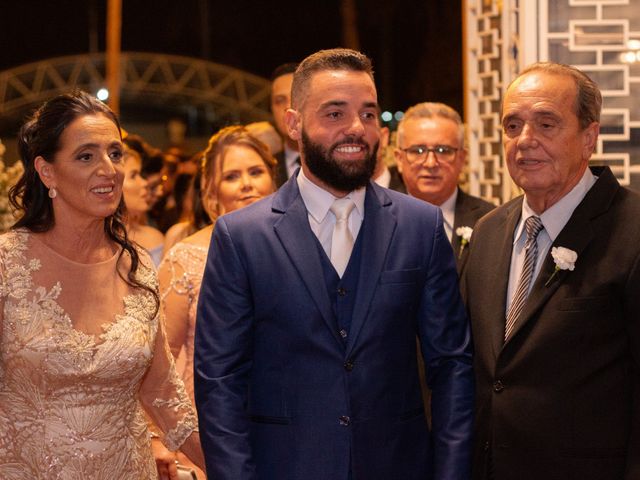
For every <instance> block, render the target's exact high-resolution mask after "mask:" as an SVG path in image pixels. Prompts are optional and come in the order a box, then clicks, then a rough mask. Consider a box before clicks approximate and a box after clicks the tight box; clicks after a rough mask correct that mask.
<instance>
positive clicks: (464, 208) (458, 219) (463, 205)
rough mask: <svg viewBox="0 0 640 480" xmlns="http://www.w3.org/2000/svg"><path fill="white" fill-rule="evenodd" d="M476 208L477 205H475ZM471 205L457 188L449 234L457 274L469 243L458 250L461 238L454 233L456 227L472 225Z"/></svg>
mask: <svg viewBox="0 0 640 480" xmlns="http://www.w3.org/2000/svg"><path fill="white" fill-rule="evenodd" d="M475 208H477V207H475ZM475 208H474V207H473V206H470V205H469V202H467V194H466V193H464V192H463V191H462V190H460V189H458V197H457V198H456V205H455V209H454V213H453V232H452V234H451V246H452V247H453V253H454V255H455V257H456V267H457V270H458V275H460V273H461V272H462V268H463V267H464V264H465V263H466V261H467V255H469V245H465V247H464V249H463V250H462V252H461V251H460V245H461V240H462V239H461V238H460V236H459V235H457V234H456V230H457V229H458V227H464V226H467V227H472V226H473V224H474V223H475V220H474V218H473V216H472V215H471V212H472V211H473V210H475Z"/></svg>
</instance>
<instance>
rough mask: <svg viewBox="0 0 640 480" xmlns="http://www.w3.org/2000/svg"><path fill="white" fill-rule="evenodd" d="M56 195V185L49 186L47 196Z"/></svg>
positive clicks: (52, 196) (53, 196) (54, 196)
mask: <svg viewBox="0 0 640 480" xmlns="http://www.w3.org/2000/svg"><path fill="white" fill-rule="evenodd" d="M57 196H58V192H56V187H49V198H56V197H57Z"/></svg>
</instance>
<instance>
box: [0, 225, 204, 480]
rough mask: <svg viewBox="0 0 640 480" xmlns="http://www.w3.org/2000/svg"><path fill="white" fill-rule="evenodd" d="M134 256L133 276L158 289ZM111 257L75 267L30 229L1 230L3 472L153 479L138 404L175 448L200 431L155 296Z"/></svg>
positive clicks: (15, 478) (12, 476)
mask: <svg viewBox="0 0 640 480" xmlns="http://www.w3.org/2000/svg"><path fill="white" fill-rule="evenodd" d="M38 255H39V258H38ZM30 256H31V257H30ZM141 260H142V261H141V263H140V268H139V269H138V273H137V275H138V279H139V280H140V281H142V282H143V283H144V284H145V285H149V286H151V287H152V288H154V289H156V290H157V279H156V277H155V272H154V270H153V268H152V267H151V266H150V265H151V263H150V260H149V259H148V257H142V255H141ZM117 262H118V258H117V255H116V256H114V258H113V259H112V260H110V261H108V262H104V263H102V264H96V265H95V266H94V265H79V264H73V262H71V261H65V260H63V259H62V258H61V257H60V258H55V255H49V252H47V251H46V248H45V247H44V246H43V245H42V244H39V241H36V239H35V238H34V235H32V234H30V233H28V232H26V231H23V230H18V231H14V232H10V233H8V234H5V235H2V236H0V304H1V307H2V310H1V312H2V316H0V478H2V479H7V480H22V479H25V480H26V479H61V480H62V479H65V480H66V479H69V480H71V479H92V480H116V479H156V478H157V470H156V465H155V461H154V459H153V457H152V455H151V450H150V442H149V435H148V431H147V423H146V419H145V415H144V413H143V410H142V406H144V407H145V409H146V410H147V412H148V413H149V415H150V416H151V417H152V418H153V420H154V421H155V423H156V424H157V425H158V426H159V427H160V428H161V429H162V430H163V431H164V432H165V438H164V441H165V444H166V445H167V446H168V447H169V448H170V449H173V450H175V449H177V448H178V447H179V446H180V445H181V444H182V443H183V442H184V440H185V439H186V438H187V437H188V436H189V435H190V433H191V432H192V431H193V429H194V428H195V427H196V424H197V422H196V417H195V413H194V411H193V408H192V406H191V403H190V401H189V398H188V396H187V395H186V392H185V390H184V387H183V385H182V382H181V381H180V380H179V378H178V376H177V374H176V372H175V368H174V364H173V360H172V357H171V354H170V352H169V351H168V348H167V346H166V338H165V336H164V326H163V323H162V320H161V318H160V317H159V316H158V315H156V316H153V312H154V311H155V302H154V300H153V297H152V295H150V294H149V293H148V292H145V291H142V290H140V289H133V288H131V287H129V286H127V285H126V284H125V283H124V281H122V280H121V279H120V277H119V276H118V275H117V273H116V268H117V264H118V263H117ZM47 271H49V273H48V274H47ZM70 273H71V274H72V275H70ZM52 278H53V279H54V280H53V281H50V282H49V281H48V279H52ZM95 278H99V279H101V281H100V284H94V282H93V281H92V279H95ZM55 279H59V280H55ZM105 279H106V280H105ZM74 282H75V284H74ZM74 285H75V286H74ZM94 286H95V287H96V288H95V289H94V288H93V287H94ZM74 289H75V290H74ZM68 291H72V292H73V294H72V295H67V296H65V293H66V292H68ZM78 292H80V293H78ZM120 292H124V294H122V295H120ZM105 295H106V297H105ZM109 295H111V296H112V297H113V299H114V300H113V302H105V301H104V298H110V297H109ZM109 303H113V305H110V304H109ZM92 308H94V310H93V311H95V313H96V315H95V317H94V316H93V315H91V312H92V310H91V309H92ZM71 312H73V313H71ZM78 312H79V313H78ZM105 312H108V313H109V314H108V315H105ZM78 317H82V318H78ZM74 322H75V323H74ZM96 331H97V332H99V333H95V332H96Z"/></svg>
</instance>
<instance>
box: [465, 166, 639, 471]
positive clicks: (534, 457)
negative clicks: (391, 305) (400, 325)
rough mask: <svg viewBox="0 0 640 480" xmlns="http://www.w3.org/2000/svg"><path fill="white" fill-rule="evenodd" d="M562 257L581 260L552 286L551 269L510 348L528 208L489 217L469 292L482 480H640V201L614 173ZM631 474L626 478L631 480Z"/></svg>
mask: <svg viewBox="0 0 640 480" xmlns="http://www.w3.org/2000/svg"><path fill="white" fill-rule="evenodd" d="M593 170H594V173H595V174H596V175H598V176H599V178H598V180H597V182H596V183H595V185H594V186H593V187H592V188H591V190H590V191H589V192H588V193H587V195H586V196H585V198H584V199H583V201H582V202H581V203H580V205H578V207H577V208H576V209H575V211H574V212H573V215H572V216H571V218H570V220H569V222H568V223H567V225H566V226H565V227H564V229H563V230H562V231H561V232H560V234H559V235H558V237H557V238H556V240H555V242H554V244H553V245H554V246H562V247H565V248H569V249H571V250H574V251H575V252H577V254H578V258H577V261H576V263H575V270H574V271H569V270H562V271H559V272H558V273H557V275H555V276H554V278H552V279H551V280H550V281H549V279H550V278H551V277H552V275H553V272H554V262H553V260H552V257H551V254H549V255H548V256H547V257H546V258H545V260H544V263H543V265H542V269H541V271H540V274H539V275H538V277H537V279H536V281H535V283H534V285H533V288H532V290H531V293H530V295H529V298H528V300H527V303H526V305H525V307H524V310H523V312H522V315H521V317H520V319H519V320H518V322H517V323H516V325H515V327H514V331H513V334H512V335H511V337H510V338H509V340H508V341H507V342H506V344H505V343H504V342H503V336H504V328H505V305H506V292H507V282H508V278H509V265H510V260H511V251H512V243H513V234H514V229H515V227H516V224H517V222H518V220H519V218H520V214H521V205H522V197H520V198H518V199H515V200H513V201H511V202H509V203H507V204H505V205H503V206H502V207H500V208H497V209H496V210H494V211H493V212H491V213H489V214H488V215H487V216H486V217H484V218H483V219H482V220H480V222H478V224H476V228H475V231H474V234H473V238H472V242H471V248H470V252H469V259H468V262H467V266H466V271H465V275H464V278H463V282H462V288H463V291H464V296H465V299H466V302H467V308H468V311H469V314H470V318H471V322H472V330H473V334H474V345H475V362H474V364H475V372H476V383H477V402H476V404H477V409H476V416H477V417H476V420H477V424H476V445H475V453H474V478H475V479H483V478H485V475H486V472H485V470H486V469H487V465H488V455H489V454H490V455H491V456H492V460H491V462H492V464H493V470H494V475H493V478H495V480H506V479H509V480H511V479H514V478H517V479H518V480H540V479H545V480H555V479H557V480H560V479H563V480H565V479H580V480H609V479H622V478H625V479H627V480H631V479H638V478H640V440H639V439H640V435H639V434H640V400H639V395H640V390H639V378H640V375H639V368H640V196H639V195H637V194H636V193H633V192H631V191H629V190H627V189H624V188H622V187H620V186H619V184H618V182H617V181H616V179H615V178H614V176H613V175H612V173H611V171H610V170H609V169H608V168H606V169H603V168H600V169H593ZM625 472H626V473H625Z"/></svg>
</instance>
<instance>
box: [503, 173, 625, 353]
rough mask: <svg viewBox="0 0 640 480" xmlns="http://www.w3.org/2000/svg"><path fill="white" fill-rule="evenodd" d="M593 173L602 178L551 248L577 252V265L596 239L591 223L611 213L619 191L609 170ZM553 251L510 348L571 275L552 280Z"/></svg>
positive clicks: (533, 288) (556, 277)
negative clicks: (612, 203) (599, 216)
mask: <svg viewBox="0 0 640 480" xmlns="http://www.w3.org/2000/svg"><path fill="white" fill-rule="evenodd" d="M592 170H594V174H596V175H599V179H598V181H597V182H596V184H595V185H594V186H593V187H592V188H591V190H590V191H589V192H588V193H587V195H586V196H585V198H584V199H583V200H582V202H580V204H579V205H578V206H577V207H576V209H575V210H574V212H573V214H572V215H571V218H570V219H569V221H568V222H567V224H566V225H565V226H564V228H563V229H562V231H561V232H560V234H559V235H558V237H557V238H556V239H555V241H554V242H553V245H552V246H551V248H553V247H565V248H568V249H570V250H573V251H575V252H576V253H577V254H578V260H577V262H579V261H580V257H581V255H582V253H583V252H584V251H585V249H586V248H587V246H588V245H589V243H590V242H591V241H592V240H593V237H594V232H593V228H592V227H591V219H592V218H594V217H596V216H598V215H601V214H603V213H604V212H606V211H607V210H608V209H609V205H610V203H611V201H612V199H613V195H614V194H615V192H616V191H617V189H618V188H619V184H618V182H617V180H616V179H615V177H614V176H613V174H612V173H611V171H610V170H609V169H600V168H592ZM551 248H549V252H548V253H547V255H546V257H545V259H544V263H543V264H542V268H541V269H540V273H539V274H538V277H537V278H536V280H535V283H534V284H533V287H532V289H531V293H530V294H529V298H528V299H527V302H526V303H525V305H524V309H523V310H522V313H521V315H520V318H519V319H518V321H517V322H516V324H515V326H514V329H513V333H512V334H511V336H510V337H509V341H507V344H508V343H509V342H510V341H511V340H512V339H513V338H515V336H516V335H517V334H518V332H519V331H520V330H522V328H523V327H524V326H525V325H526V324H527V323H528V322H529V321H531V320H532V318H533V317H534V315H535V313H536V312H537V311H538V310H539V309H540V308H542V306H543V305H544V304H545V303H547V302H548V301H549V298H551V296H552V295H553V294H554V293H555V292H556V291H557V290H558V288H559V287H560V285H562V282H564V280H565V279H566V278H567V276H568V275H571V272H570V271H566V270H564V271H563V270H560V271H558V273H557V274H556V275H555V276H554V277H553V278H552V279H551V276H552V275H553V272H554V270H555V263H554V261H553V257H552V256H551ZM549 279H551V281H549Z"/></svg>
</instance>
